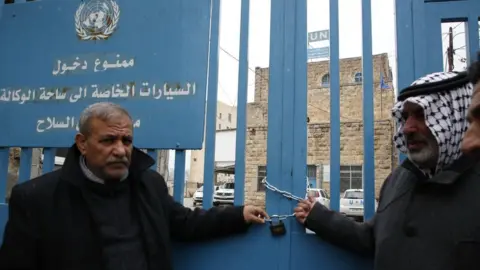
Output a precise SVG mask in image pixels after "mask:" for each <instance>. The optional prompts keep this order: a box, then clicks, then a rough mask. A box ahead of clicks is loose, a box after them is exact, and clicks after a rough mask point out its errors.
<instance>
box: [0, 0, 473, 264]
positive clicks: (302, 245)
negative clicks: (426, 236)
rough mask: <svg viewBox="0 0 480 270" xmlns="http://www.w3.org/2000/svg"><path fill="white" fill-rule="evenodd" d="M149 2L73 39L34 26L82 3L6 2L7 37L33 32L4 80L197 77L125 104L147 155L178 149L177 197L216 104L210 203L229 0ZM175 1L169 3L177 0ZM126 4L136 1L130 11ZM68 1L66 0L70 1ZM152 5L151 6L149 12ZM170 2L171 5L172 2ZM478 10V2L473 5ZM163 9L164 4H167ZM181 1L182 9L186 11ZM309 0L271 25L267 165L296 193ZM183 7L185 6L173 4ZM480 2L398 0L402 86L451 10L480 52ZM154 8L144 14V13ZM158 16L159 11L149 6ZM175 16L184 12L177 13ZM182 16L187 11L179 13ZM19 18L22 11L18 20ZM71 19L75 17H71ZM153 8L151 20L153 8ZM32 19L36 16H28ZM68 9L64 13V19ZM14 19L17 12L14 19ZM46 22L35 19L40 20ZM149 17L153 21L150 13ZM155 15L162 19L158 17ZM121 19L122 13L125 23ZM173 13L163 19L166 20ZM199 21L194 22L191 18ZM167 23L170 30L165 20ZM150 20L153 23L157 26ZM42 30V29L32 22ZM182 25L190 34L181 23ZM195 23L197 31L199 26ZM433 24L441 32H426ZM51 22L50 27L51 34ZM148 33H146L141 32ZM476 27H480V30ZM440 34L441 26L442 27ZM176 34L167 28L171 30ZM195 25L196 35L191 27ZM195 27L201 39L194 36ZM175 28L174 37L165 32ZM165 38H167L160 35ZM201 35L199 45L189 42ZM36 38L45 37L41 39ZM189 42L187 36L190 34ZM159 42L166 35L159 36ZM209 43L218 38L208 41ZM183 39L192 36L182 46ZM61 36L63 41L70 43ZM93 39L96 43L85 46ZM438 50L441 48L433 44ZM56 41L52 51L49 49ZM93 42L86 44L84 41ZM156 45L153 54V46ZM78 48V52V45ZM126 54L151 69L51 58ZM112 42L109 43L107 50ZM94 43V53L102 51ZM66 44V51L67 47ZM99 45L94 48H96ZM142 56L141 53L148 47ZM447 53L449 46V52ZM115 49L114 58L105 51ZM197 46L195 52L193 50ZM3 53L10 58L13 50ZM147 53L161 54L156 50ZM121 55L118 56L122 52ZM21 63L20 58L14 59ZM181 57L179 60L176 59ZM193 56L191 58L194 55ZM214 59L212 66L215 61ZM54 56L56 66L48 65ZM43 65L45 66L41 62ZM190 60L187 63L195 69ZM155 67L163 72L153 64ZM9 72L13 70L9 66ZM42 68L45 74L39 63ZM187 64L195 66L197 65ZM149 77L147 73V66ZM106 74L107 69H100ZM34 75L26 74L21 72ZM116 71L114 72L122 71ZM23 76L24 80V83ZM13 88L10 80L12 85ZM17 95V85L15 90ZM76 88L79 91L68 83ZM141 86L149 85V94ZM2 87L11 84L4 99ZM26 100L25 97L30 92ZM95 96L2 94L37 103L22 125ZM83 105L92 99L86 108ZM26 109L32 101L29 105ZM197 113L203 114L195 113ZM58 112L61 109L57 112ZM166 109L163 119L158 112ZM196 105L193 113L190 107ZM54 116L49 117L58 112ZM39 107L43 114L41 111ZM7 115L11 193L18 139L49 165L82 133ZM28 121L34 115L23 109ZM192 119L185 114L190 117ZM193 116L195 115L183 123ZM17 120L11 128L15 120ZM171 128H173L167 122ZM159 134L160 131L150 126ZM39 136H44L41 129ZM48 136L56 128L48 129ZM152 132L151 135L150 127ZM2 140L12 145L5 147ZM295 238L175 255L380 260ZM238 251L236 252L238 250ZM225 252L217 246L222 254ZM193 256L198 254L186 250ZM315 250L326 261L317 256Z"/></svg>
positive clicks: (252, 235)
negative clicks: (98, 32) (191, 86)
mask: <svg viewBox="0 0 480 270" xmlns="http://www.w3.org/2000/svg"><path fill="white" fill-rule="evenodd" d="M140 1H143V3H142V4H141V5H139V4H138V3H136V2H135V4H133V3H132V2H131V1H126V0H117V3H119V5H121V6H122V11H123V10H125V12H124V13H122V18H123V19H125V21H126V23H123V21H122V28H121V29H120V28H119V29H118V32H116V33H114V35H113V36H112V37H111V38H110V39H109V40H107V41H105V42H104V43H102V42H96V44H88V45H86V44H83V43H84V42H80V41H77V40H74V39H75V37H74V36H73V37H72V35H70V36H67V34H63V33H71V32H72V29H67V27H71V25H70V26H69V24H68V23H61V25H55V26H54V28H52V29H51V30H49V28H42V31H35V29H34V27H41V26H42V25H46V24H47V22H48V20H46V19H45V18H47V15H48V14H50V15H52V16H50V18H55V20H56V21H57V22H58V21H59V20H58V19H60V20H65V22H67V20H69V22H71V21H73V20H72V14H74V11H75V8H76V7H77V6H76V5H77V4H78V2H72V1H63V2H60V1H42V2H29V3H25V4H23V5H17V4H13V5H3V2H2V3H0V37H2V40H3V39H4V38H8V37H9V36H10V37H11V36H12V35H13V33H14V32H18V31H19V29H21V30H23V32H25V33H26V34H25V37H23V36H22V37H21V38H20V40H17V41H15V42H14V43H13V44H9V45H10V46H13V47H12V49H11V50H9V51H8V52H9V53H8V55H7V53H5V52H0V59H6V60H5V61H4V62H3V63H0V82H1V83H2V84H6V86H3V85H0V89H2V87H11V86H13V87H23V86H24V85H25V86H28V87H38V85H39V84H42V85H49V87H51V86H53V85H79V84H78V82H83V81H84V80H85V81H88V83H89V84H90V83H93V82H94V81H95V82H98V83H102V84H110V83H114V82H115V80H116V78H127V77H132V80H141V79H149V80H153V79H157V77H158V74H161V76H162V78H160V79H161V80H167V79H168V80H170V79H173V80H185V78H187V77H186V76H189V77H191V78H194V80H195V81H197V82H199V85H202V87H199V88H198V89H197V90H198V91H197V93H196V95H195V97H191V98H190V97H187V98H186V99H184V100H181V99H180V100H175V99H173V100H168V101H167V100H165V101H161V102H159V103H154V101H152V100H147V99H133V100H128V101H120V102H119V103H120V104H122V105H124V106H125V107H126V108H127V109H129V110H131V111H132V114H133V115H134V117H137V118H138V117H140V118H141V127H140V128H138V131H136V134H135V135H136V145H137V146H138V147H140V148H145V149H149V150H148V154H149V155H151V156H152V157H154V158H155V159H156V149H175V150H176V152H175V172H174V195H173V197H174V198H175V200H177V201H179V202H182V201H183V197H184V189H185V158H186V155H185V153H186V150H187V149H198V148H201V145H202V140H203V133H204V123H205V122H204V116H205V111H206V116H207V117H206V118H207V121H206V132H205V138H206V140H205V149H206V151H205V174H204V185H205V186H204V207H205V208H209V207H211V205H212V195H213V171H214V153H215V129H216V125H215V124H216V106H217V83H218V69H219V66H218V49H219V46H218V45H219V18H220V0H189V1H187V0H182V1H178V0H177V1H151V0H140ZM370 2H371V0H362V14H363V26H362V30H363V44H362V45H363V60H362V65H363V72H362V73H363V87H364V88H363V89H364V92H363V108H365V109H364V115H363V123H364V179H365V183H364V188H365V198H366V199H365V217H366V218H369V217H371V216H372V215H373V192H374V184H373V181H374V180H375V174H374V165H373V164H374V155H373V154H374V151H373V150H374V140H373V136H374V132H373V131H374V129H373V128H374V126H373V120H374V118H373V76H376V75H375V74H373V63H372V59H371V57H370V55H371V54H372V31H371V19H370V18H371V8H370V6H371V3H370ZM249 4H250V3H249V0H242V6H241V7H242V13H241V18H242V22H241V31H240V37H241V38H240V61H239V94H238V103H239V107H238V114H237V115H238V116H237V125H238V129H237V130H238V131H237V143H236V160H237V163H236V173H237V175H236V178H235V182H236V185H235V186H236V187H235V189H236V190H235V191H236V192H235V193H236V196H235V197H236V198H235V204H237V205H240V204H242V203H243V196H242V195H243V190H244V187H245V185H244V182H243V181H244V177H245V141H246V100H247V77H248V76H247V73H248V61H247V60H248V32H249V31H248V27H249V23H248V19H249ZM167 5H168V6H167ZM124 6H126V7H125V8H124ZM39 7H42V8H41V9H40V8H39ZM58 7H61V9H60V10H59V9H58ZM145 7H148V9H146V8H145ZM165 7H168V8H165ZM467 7H468V8H467ZM162 8H164V9H162ZM180 9H181V10H180ZM306 9H307V3H306V0H276V1H272V3H271V25H270V28H271V29H270V30H271V31H270V41H271V43H270V65H269V67H270V78H269V89H271V90H270V91H269V94H268V100H269V102H268V112H269V115H274V116H277V117H269V118H268V136H267V137H268V140H267V161H268V162H267V169H268V179H269V182H270V183H271V184H273V185H275V186H276V187H278V188H280V189H282V190H287V191H291V192H292V193H293V194H295V195H297V196H301V197H303V196H304V195H305V191H306V190H305V188H306V187H305V181H304V179H305V177H306V156H307V123H306V118H307V117H306V116H307V106H306V104H307V77H306V75H307V66H306V64H305V63H306V61H307V46H306V45H307V44H306V43H307V31H306V29H307V27H306V25H307V21H306ZM152 10H154V11H155V12H157V13H155V14H158V10H162V11H160V12H162V13H161V14H160V15H162V16H163V17H162V18H160V19H158V20H155V22H156V24H155V26H154V27H150V26H149V25H150V24H149V20H150V19H151V18H153V16H154V15H152V14H153V13H154V12H152V13H148V12H149V11H152ZM171 10H178V12H171ZM479 10H480V4H479V3H478V2H475V1H473V0H464V1H456V2H455V3H454V2H428V3H426V1H424V0H398V1H396V15H397V17H396V22H397V26H396V30H397V36H398V37H401V39H397V57H398V59H397V60H398V86H399V88H403V87H405V86H407V85H408V84H410V83H411V82H412V81H413V80H414V79H415V78H416V77H418V76H420V75H423V74H424V73H426V72H427V71H431V70H435V69H437V68H439V64H438V62H439V61H438V59H430V58H432V57H441V55H440V56H436V55H435V54H434V53H437V54H438V53H439V50H438V44H434V43H435V42H438V38H439V37H437V36H436V35H437V34H438V29H439V24H440V22H441V21H442V20H443V19H449V18H447V17H450V19H451V18H466V19H465V20H466V21H468V24H469V28H468V29H467V33H468V35H469V41H468V45H469V54H470V57H471V56H472V53H473V52H475V51H476V50H477V49H478V28H477V29H476V28H475V27H476V23H477V21H476V20H478V15H480V14H477V13H478V12H479ZM142 11H145V12H142ZM139 13H142V14H145V13H146V17H142V20H143V19H144V18H147V20H143V21H142V20H137V19H136V18H139V17H138V16H136V17H134V16H133V15H132V14H139ZM149 14H150V15H149ZM174 14H175V15H174ZM178 14H186V15H185V16H178ZM13 15H15V17H13ZM68 16H70V17H68ZM148 16H150V17H148ZM27 17H28V18H29V19H30V20H29V21H28V22H29V23H27V19H26V18H27ZM57 17H58V19H57ZM12 18H15V19H12ZM32 18H34V19H35V20H36V24H31V23H30V22H31V19H32ZM148 18H150V19H148ZM155 18H156V17H155ZM123 19H121V20H123ZM163 20H165V21H164V22H163V23H162V21H163ZM191 20H195V22H194V23H192V22H193V21H191ZM338 20H339V6H338V0H330V55H331V60H330V89H331V103H330V104H331V105H330V112H331V113H330V117H331V126H330V127H331V130H330V143H331V147H330V159H331V161H330V173H331V177H330V183H331V186H330V193H331V194H330V197H331V207H332V208H333V209H334V210H338V209H339V200H340V198H339V197H340V94H339V90H340V76H339V22H338ZM159 25H160V27H159ZM134 26H135V27H137V28H136V29H138V27H140V26H142V27H143V28H142V29H150V28H151V33H150V35H151V36H150V39H149V40H152V42H150V43H149V42H131V41H132V40H133V41H138V40H145V39H140V38H139V37H143V36H144V35H146V34H148V33H149V32H148V31H135V32H134V33H133V34H132V35H129V36H128V39H125V40H121V38H122V36H123V37H125V36H126V35H127V34H126V32H128V31H129V30H132V29H133V27H134ZM149 27H150V28H149ZM32 29H33V30H32ZM180 29H181V31H179V30H180ZM193 29H195V31H194V30H193ZM430 29H433V30H432V32H428V31H427V30H430ZM45 31H48V32H45ZM137 32H143V33H137ZM474 32H476V33H474ZM48 33H55V34H56V36H57V37H58V38H60V37H61V38H63V37H64V39H59V40H61V41H59V43H58V44H59V45H58V46H57V45H56V44H54V43H52V42H51V39H45V40H43V39H41V40H38V42H39V43H37V46H42V44H45V42H47V41H48V42H49V44H50V46H43V47H42V48H43V49H42V51H41V53H42V54H39V52H40V51H39V49H38V48H37V47H30V46H29V47H27V45H28V44H30V43H28V42H27V43H26V42H25V40H24V39H27V38H28V39H29V40H30V39H33V38H35V37H36V36H37V35H40V34H42V35H46V34H48ZM432 33H434V34H432ZM162 34H166V35H162ZM191 34H193V35H194V36H193V38H192V36H191ZM189 35H190V36H189ZM164 36H168V37H169V39H168V42H167V41H165V40H163V39H161V37H164ZM172 36H174V37H178V38H179V39H177V42H176V43H175V42H170V41H171V40H174V39H172ZM157 39H158V40H157ZM191 39H194V40H195V42H194V43H191V42H186V41H187V40H188V41H189V40H191ZM35 40H37V39H35ZM178 40H181V41H180V42H179V41H178ZM154 41H157V42H154ZM208 41H210V42H208ZM179 44H181V45H180V46H179ZM60 45H61V46H60ZM83 46H85V47H83ZM429 46H432V47H431V50H430V47H429ZM45 48H47V49H45ZM82 48H83V49H82ZM153 48H159V49H158V50H155V52H157V53H158V54H159V57H160V55H161V56H162V57H164V62H162V63H161V65H160V63H157V62H155V63H153V64H152V61H153V60H154V59H155V58H154V57H151V55H149V53H151V52H152V50H153ZM149 49H150V51H149ZM73 50H76V51H75V52H74V51H73ZM112 50H115V51H117V52H118V51H122V53H121V54H122V55H133V56H135V57H136V58H135V63H136V64H137V63H140V64H139V65H141V64H144V65H146V66H148V67H149V69H146V68H145V66H140V68H137V67H136V66H134V67H133V68H130V69H128V68H127V69H125V70H118V72H109V71H105V72H101V73H98V74H89V73H85V72H84V74H70V75H68V76H60V77H58V76H57V77H53V76H52V75H51V70H50V67H51V66H52V62H50V61H54V60H52V59H57V58H55V57H62V58H61V59H68V58H69V57H70V59H71V56H72V55H73V54H74V53H76V52H78V53H81V55H82V56H85V57H87V58H89V59H94V58H92V57H94V56H96V55H100V54H102V53H103V55H104V57H107V58H108V57H113V56H110V55H108V53H107V52H111V51H112ZM105 51H107V52H105ZM92 52H94V53H95V55H91V53H92ZM56 53H60V54H61V55H56ZM89 53H90V54H89ZM138 53H140V54H139V55H138ZM440 53H441V51H440ZM105 55H106V56H105ZM194 55H195V57H193V56H194ZM4 56H5V57H6V58H4ZM147 56H150V58H148V57H147ZM115 57H116V56H115ZM25 59H29V60H30V61H29V63H32V65H31V66H25V70H24V72H29V75H31V76H24V74H22V73H21V72H19V70H20V67H21V66H20V65H17V64H16V63H17V62H15V61H16V60H20V61H24V60H25ZM14 60H15V61H14ZM174 60H175V61H174ZM187 60H189V61H193V62H192V65H190V63H189V62H188V61H187ZM207 61H208V68H207ZM45 63H47V64H45ZM40 64H42V65H44V64H45V66H40ZM187 64H189V65H188V67H189V68H188V69H186V68H185V67H186V66H187ZM151 70H155V74H153V73H154V72H153V71H151ZM175 70H181V73H182V74H176V73H175ZM4 71H5V72H4ZM34 71H35V72H34ZM186 73H188V74H186ZM138 74H142V75H144V76H145V77H144V78H140V77H138V76H137V75H138ZM96 75H97V76H96ZM21 79H23V80H21ZM114 79H115V80H114ZM20 82H22V83H24V84H22V85H19V83H20ZM6 90H8V89H6ZM206 90H208V99H207V106H206V109H205V96H206ZM5 92H7V91H5ZM67 93H68V91H67ZM138 93H139V92H138ZM2 95H3V92H0V96H2ZM20 98H21V97H20ZM91 102H93V100H92V99H86V100H83V101H80V100H79V101H77V103H73V104H74V105H71V106H69V107H67V106H66V105H65V104H63V103H52V104H53V105H51V107H48V108H47V107H46V105H45V104H44V103H45V102H40V101H39V102H33V103H32V102H30V103H29V102H28V101H27V102H26V103H25V104H23V105H19V104H12V103H6V102H5V103H0V113H1V114H2V115H6V116H10V115H13V114H14V113H16V110H20V109H24V110H25V111H26V113H27V114H26V115H25V120H26V121H23V120H22V121H20V120H18V119H16V121H18V122H19V123H22V124H27V125H29V123H30V122H32V121H37V120H38V119H37V118H38V117H37V116H39V115H41V114H45V115H47V113H52V114H51V116H52V117H61V116H65V115H71V116H72V117H73V116H74V115H75V116H76V115H78V113H79V112H80V110H81V109H82V108H83V107H85V105H86V104H88V103H91ZM82 104H83V105H82ZM25 108H26V109H25ZM194 112H195V116H194V117H191V116H192V113H194ZM57 113H58V114H57ZM149 113H151V114H152V115H155V116H158V117H157V118H155V117H153V116H150V114H149ZM181 113H186V114H181ZM48 115H50V114H48ZM34 116H35V117H34ZM4 118H9V117H3V118H2V119H0V125H1V126H2V127H12V129H10V128H6V129H4V130H6V131H4V130H2V132H1V133H0V194H1V195H2V196H3V195H4V194H5V193H6V190H5V187H6V183H5V180H4V179H5V178H6V175H7V169H8V148H5V147H3V146H6V147H13V146H20V147H33V146H43V147H46V148H44V161H43V172H44V173H46V172H49V171H51V170H53V168H54V165H53V162H54V157H55V148H54V147H65V146H69V145H70V144H71V140H72V138H73V135H72V134H74V132H75V130H74V129H73V130H68V131H67V130H65V131H62V132H60V131H58V133H54V132H52V133H50V135H45V136H44V135H42V134H37V133H35V132H32V131H28V129H29V128H30V127H25V126H24V127H21V126H20V125H16V126H14V127H13V126H12V125H13V122H8V123H7V122H1V121H8V120H5V119H4ZM22 119H23V118H22ZM185 119H186V120H185ZM183 120H185V121H183ZM2 123H7V124H9V125H11V126H8V125H7V126H5V125H3V124H2ZM165 127H167V128H165ZM21 128H24V130H23V131H25V130H26V131H27V132H24V133H25V134H29V135H28V136H30V137H27V135H25V134H19V133H18V130H20V129H21ZM149 132H150V133H149ZM32 134H33V135H32ZM44 134H46V133H44ZM147 135H148V136H147ZM2 147H3V148H2ZM31 157H32V149H31V148H24V149H22V152H21V168H20V180H21V181H22V180H28V179H29V177H30V169H31V163H32V162H31ZM266 205H267V211H268V212H269V213H270V214H290V213H291V212H292V210H293V208H294V206H295V205H296V202H294V201H288V200H286V199H285V198H284V197H281V196H279V195H278V194H274V193H272V192H269V191H267V193H266ZM7 216H8V209H7V207H6V205H5V204H0V229H1V233H0V239H1V236H2V235H1V234H3V226H4V224H5V221H6V219H7ZM285 226H286V228H287V231H288V233H287V235H285V236H284V237H272V236H271V234H270V232H269V229H268V226H253V227H252V228H251V230H250V232H249V233H248V234H246V235H242V236H236V237H231V238H228V239H223V240H218V241H214V242H208V243H199V244H180V243H176V244H175V249H174V252H173V256H174V263H175V266H176V269H180V270H182V269H192V268H198V269H212V270H216V269H224V268H225V262H231V263H230V264H229V267H230V268H231V269H235V270H236V269H246V268H250V269H267V268H268V269H279V270H290V269H313V268H317V267H318V263H319V262H320V263H321V264H322V268H323V269H344V270H350V269H360V270H362V269H372V262H371V260H369V259H365V258H361V257H358V256H356V255H354V254H350V253H347V252H345V251H343V250H340V249H338V248H336V247H333V246H331V245H329V244H327V243H325V242H323V241H322V240H320V239H318V238H317V237H315V236H314V235H309V234H305V230H304V228H303V227H302V226H301V225H300V224H299V223H298V222H297V221H296V220H294V219H288V220H287V221H285ZM232 250H233V251H234V252H229V251H232ZM212 254H215V255H212ZM185 258H188V259H185ZM305 258H316V259H315V260H310V259H305Z"/></svg>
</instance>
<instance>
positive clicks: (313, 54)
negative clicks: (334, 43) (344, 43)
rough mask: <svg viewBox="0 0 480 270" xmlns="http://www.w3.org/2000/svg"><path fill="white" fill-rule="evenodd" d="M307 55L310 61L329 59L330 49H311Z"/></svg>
mask: <svg viewBox="0 0 480 270" xmlns="http://www.w3.org/2000/svg"><path fill="white" fill-rule="evenodd" d="M307 53H308V59H316V58H329V57H330V48H329V47H321V48H309V49H308V51H307Z"/></svg>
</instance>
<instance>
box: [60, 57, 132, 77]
mask: <svg viewBox="0 0 480 270" xmlns="http://www.w3.org/2000/svg"><path fill="white" fill-rule="evenodd" d="M107 58H113V57H107ZM110 62H111V63H110ZM110 62H109V61H108V59H107V60H100V58H96V59H95V61H93V60H90V61H89V59H87V60H82V59H81V58H80V57H75V60H73V61H68V60H57V61H56V62H55V64H54V69H53V71H52V74H53V75H54V76H58V75H63V74H69V73H78V72H79V71H88V70H89V69H91V70H93V72H102V71H106V70H109V69H118V68H129V67H133V66H134V65H135V59H133V58H131V59H129V60H121V59H120V55H119V54H117V55H116V56H115V59H113V60H112V61H110Z"/></svg>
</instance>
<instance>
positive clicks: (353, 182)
mask: <svg viewBox="0 0 480 270" xmlns="http://www.w3.org/2000/svg"><path fill="white" fill-rule="evenodd" d="M362 188H363V166H362V165H342V166H340V192H342V193H343V192H344V191H345V190H347V189H362Z"/></svg>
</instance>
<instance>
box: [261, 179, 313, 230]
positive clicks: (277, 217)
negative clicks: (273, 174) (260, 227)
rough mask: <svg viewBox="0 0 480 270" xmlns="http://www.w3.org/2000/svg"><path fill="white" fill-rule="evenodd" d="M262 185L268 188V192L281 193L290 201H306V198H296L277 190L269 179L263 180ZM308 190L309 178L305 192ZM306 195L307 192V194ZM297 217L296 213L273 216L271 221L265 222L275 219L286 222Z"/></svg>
mask: <svg viewBox="0 0 480 270" xmlns="http://www.w3.org/2000/svg"><path fill="white" fill-rule="evenodd" d="M262 184H263V185H264V186H265V188H267V189H268V190H270V191H273V192H276V193H279V194H281V195H282V196H283V197H285V198H287V199H289V200H295V201H298V202H299V201H301V200H304V198H301V197H298V196H295V195H293V194H292V193H290V192H288V191H284V190H280V189H278V188H276V187H275V186H273V185H272V184H270V183H269V182H268V181H267V177H265V178H263V180H262ZM307 189H308V178H307V186H306V188H305V191H307ZM305 193H306V192H305ZM294 216H295V213H293V214H289V215H271V216H270V219H265V221H267V222H272V220H273V219H276V220H279V221H280V220H285V219H287V218H289V217H294Z"/></svg>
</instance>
